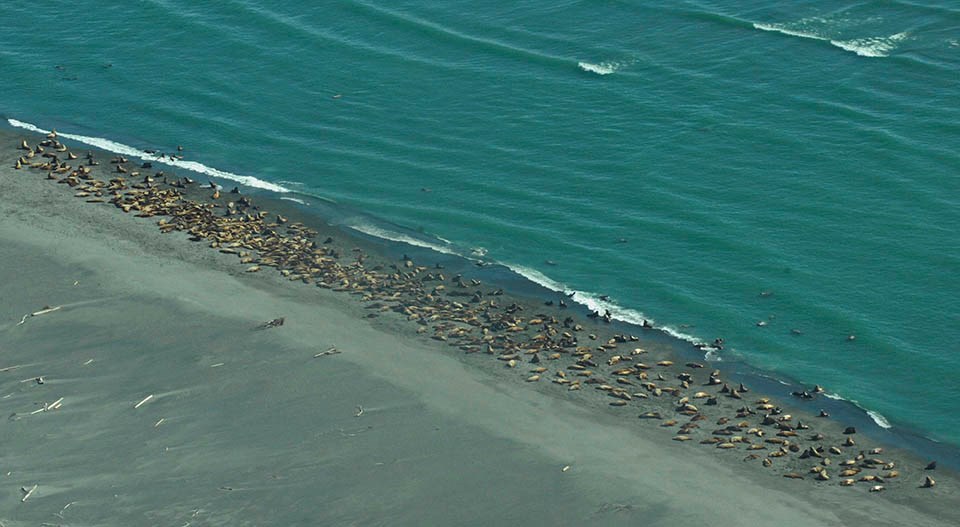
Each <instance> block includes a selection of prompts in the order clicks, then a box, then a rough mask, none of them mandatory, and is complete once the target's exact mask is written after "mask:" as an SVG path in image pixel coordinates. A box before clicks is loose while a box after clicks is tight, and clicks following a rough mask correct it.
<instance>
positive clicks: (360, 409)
mask: <svg viewBox="0 0 960 527" xmlns="http://www.w3.org/2000/svg"><path fill="white" fill-rule="evenodd" d="M361 415H363V407H362V406H360V405H359V404H358V405H357V413H356V414H354V415H353V416H354V417H360V416H361Z"/></svg>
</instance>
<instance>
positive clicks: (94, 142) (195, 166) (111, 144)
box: [7, 119, 290, 193]
mask: <svg viewBox="0 0 960 527" xmlns="http://www.w3.org/2000/svg"><path fill="white" fill-rule="evenodd" d="M7 122H8V123H10V126H15V127H17V128H23V129H24V130H30V131H31V132H36V133H40V134H48V133H50V131H49V130H44V129H42V128H40V127H38V126H36V125H33V124H30V123H25V122H23V121H18V120H16V119H7ZM57 135H58V136H59V137H62V138H64V139H70V140H73V141H77V142H80V143H83V144H86V145H90V146H93V147H96V148H99V149H101V150H106V151H108V152H113V153H114V154H119V155H122V156H131V157H138V158H140V159H143V160H146V161H150V162H154V163H160V164H163V165H167V166H171V167H177V168H182V169H185V170H190V171H192V172H196V173H198V174H206V175H208V176H211V177H215V178H220V179H229V180H231V181H236V182H237V183H241V184H243V185H246V186H248V187H253V188H259V189H264V190H270V191H273V192H280V193H286V192H290V189H288V188H286V187H283V186H280V185H277V184H275V183H270V182H269V181H264V180H262V179H257V178H255V177H253V176H243V175H240V174H234V173H232V172H227V171H225V170H220V169H217V168H213V167H209V166H207V165H204V164H203V163H199V162H197V161H184V160H182V159H176V158H170V156H164V155H162V154H156V153H148V152H144V151H143V150H141V149H139V148H134V147H132V146H129V145H125V144H123V143H118V142H116V141H112V140H110V139H105V138H103V137H90V136H86V135H77V134H70V133H65V132H59V131H58V132H57Z"/></svg>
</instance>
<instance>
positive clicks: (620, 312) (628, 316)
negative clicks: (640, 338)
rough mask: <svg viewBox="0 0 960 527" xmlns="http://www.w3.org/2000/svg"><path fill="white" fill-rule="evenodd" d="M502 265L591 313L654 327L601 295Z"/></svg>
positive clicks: (692, 339) (669, 329)
mask: <svg viewBox="0 0 960 527" xmlns="http://www.w3.org/2000/svg"><path fill="white" fill-rule="evenodd" d="M503 265H505V266H506V267H507V268H508V269H510V270H511V271H513V272H515V273H517V274H519V275H520V276H522V277H524V278H526V279H527V280H530V281H531V282H533V283H536V284H539V285H542V286H543V287H546V288H547V289H550V290H551V291H557V292H558V293H564V294H566V295H570V294H572V295H573V296H572V298H573V300H575V301H577V302H579V303H581V304H583V305H585V306H587V308H588V309H590V310H591V311H596V312H599V313H603V312H605V311H607V310H609V311H610V314H611V318H613V319H615V320H619V321H621V322H628V323H630V324H633V325H636V326H642V325H643V322H644V321H647V322H649V323H651V324H654V325H656V324H655V322H656V321H654V320H653V319H651V318H650V317H648V316H646V315H644V314H643V313H642V312H640V311H637V310H635V309H629V308H625V307H622V306H620V305H618V304H617V303H615V302H611V301H609V300H603V299H601V298H600V296H601V295H597V294H594V293H590V292H587V291H578V290H576V289H570V288H568V287H567V286H566V285H565V284H563V283H561V282H558V281H556V280H554V279H553V278H550V277H549V276H547V275H545V274H543V273H542V272H540V271H538V270H536V269H531V268H529V267H525V266H523V265H516V264H507V263H504V264H503ZM657 329H659V330H660V331H663V332H664V333H666V334H668V335H670V336H672V337H674V338H678V339H680V340H685V341H687V342H690V343H692V344H697V345H704V343H703V341H701V340H700V339H698V338H696V337H694V336H692V335H688V334H686V333H683V332H682V331H679V330H678V329H676V328H672V327H670V326H662V327H657ZM711 351H713V352H715V351H716V350H708V351H707V353H708V354H710V352H711ZM707 360H711V359H707ZM712 360H721V359H720V358H719V355H716V353H714V358H713V359H712Z"/></svg>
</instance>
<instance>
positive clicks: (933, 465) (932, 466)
mask: <svg viewBox="0 0 960 527" xmlns="http://www.w3.org/2000/svg"><path fill="white" fill-rule="evenodd" d="M936 468H937V462H936V461H931V462H930V463H927V466H926V467H924V469H923V470H934V469H936Z"/></svg>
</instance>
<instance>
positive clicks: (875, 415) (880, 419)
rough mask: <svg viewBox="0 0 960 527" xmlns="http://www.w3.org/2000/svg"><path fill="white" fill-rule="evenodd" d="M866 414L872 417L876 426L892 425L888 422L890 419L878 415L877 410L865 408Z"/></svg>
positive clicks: (885, 426) (890, 426) (889, 426)
mask: <svg viewBox="0 0 960 527" xmlns="http://www.w3.org/2000/svg"><path fill="white" fill-rule="evenodd" d="M867 415H869V416H870V419H873V422H874V423H877V426H879V427H880V428H888V429H889V428H893V425H891V424H890V421H887V418H886V417H884V416H882V415H880V413H879V412H874V411H873V410H867Z"/></svg>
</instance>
